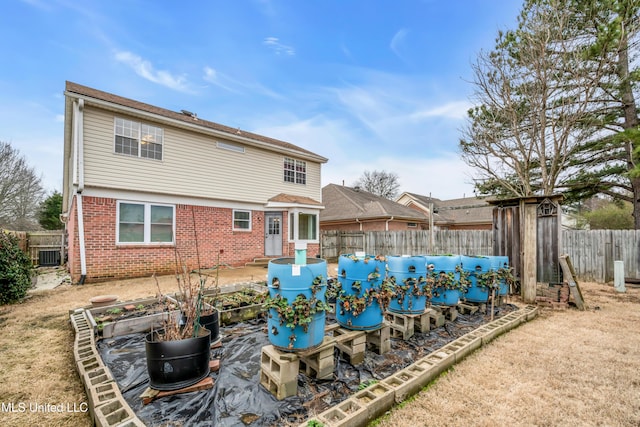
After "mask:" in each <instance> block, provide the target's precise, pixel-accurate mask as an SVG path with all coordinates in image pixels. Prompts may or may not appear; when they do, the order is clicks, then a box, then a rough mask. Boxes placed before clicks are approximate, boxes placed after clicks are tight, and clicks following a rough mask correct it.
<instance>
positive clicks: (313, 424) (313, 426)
mask: <svg viewBox="0 0 640 427" xmlns="http://www.w3.org/2000/svg"><path fill="white" fill-rule="evenodd" d="M307 427H324V423H323V422H322V421H318V420H309V421H308V422H307Z"/></svg>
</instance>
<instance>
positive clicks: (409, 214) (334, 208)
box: [320, 184, 427, 222]
mask: <svg viewBox="0 0 640 427" xmlns="http://www.w3.org/2000/svg"><path fill="white" fill-rule="evenodd" d="M322 203H323V204H324V206H325V209H324V210H323V211H322V212H321V213H320V221H325V222H327V221H340V220H354V219H356V218H357V219H374V218H391V217H393V218H394V219H404V220H408V221H416V222H425V221H427V217H426V216H425V215H423V214H422V213H421V212H418V211H416V210H414V209H411V208H408V207H406V206H403V205H401V204H399V203H396V202H394V201H393V200H389V199H385V198H384V197H380V196H376V195H375V194H372V193H369V192H367V191H363V190H357V189H355V188H351V187H345V186H342V185H336V184H329V185H326V186H324V187H322Z"/></svg>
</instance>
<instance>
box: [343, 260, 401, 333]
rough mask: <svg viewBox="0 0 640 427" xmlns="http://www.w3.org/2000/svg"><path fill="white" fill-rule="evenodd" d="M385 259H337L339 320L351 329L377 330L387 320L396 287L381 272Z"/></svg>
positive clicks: (383, 268)
mask: <svg viewBox="0 0 640 427" xmlns="http://www.w3.org/2000/svg"><path fill="white" fill-rule="evenodd" d="M385 265H386V264H385V258H384V257H381V256H375V257H374V256H371V255H362V256H356V255H341V256H340V258H339V259H338V280H339V282H338V286H336V320H337V322H338V323H339V324H340V326H342V327H344V328H346V329H351V330H375V329H378V328H379V327H380V326H382V324H383V323H384V312H385V311H386V309H387V307H388V305H389V301H390V299H391V296H392V295H393V289H392V288H391V287H389V286H386V283H385V282H384V281H383V276H382V273H383V272H384V270H385Z"/></svg>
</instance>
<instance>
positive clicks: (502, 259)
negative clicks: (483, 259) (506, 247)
mask: <svg viewBox="0 0 640 427" xmlns="http://www.w3.org/2000/svg"><path fill="white" fill-rule="evenodd" d="M494 258H495V261H494V263H495V264H494V266H493V268H496V269H497V270H498V278H499V282H498V283H499V285H500V287H499V291H498V294H499V295H507V294H508V293H509V284H508V283H507V280H506V278H505V274H507V273H508V272H509V271H510V270H511V269H510V267H509V257H508V256H502V255H500V256H496V257H494Z"/></svg>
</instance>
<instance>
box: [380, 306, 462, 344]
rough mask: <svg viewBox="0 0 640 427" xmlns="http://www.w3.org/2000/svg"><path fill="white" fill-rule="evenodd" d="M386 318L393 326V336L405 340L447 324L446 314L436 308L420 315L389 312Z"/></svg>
mask: <svg viewBox="0 0 640 427" xmlns="http://www.w3.org/2000/svg"><path fill="white" fill-rule="evenodd" d="M454 309H455V308H454ZM385 318H386V319H387V322H388V324H389V326H391V336H392V337H393V338H400V339H403V340H408V339H409V338H411V337H412V336H413V334H414V333H415V332H416V331H418V332H422V333H427V332H429V330H430V329H431V328H432V327H434V328H438V327H440V326H442V325H444V322H445V316H444V314H443V313H442V312H440V311H439V310H437V309H434V308H428V309H426V310H425V311H424V312H423V313H420V314H398V313H393V312H390V311H388V312H386V313H385Z"/></svg>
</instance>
